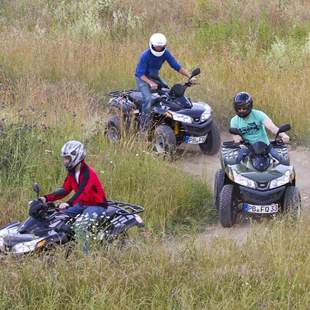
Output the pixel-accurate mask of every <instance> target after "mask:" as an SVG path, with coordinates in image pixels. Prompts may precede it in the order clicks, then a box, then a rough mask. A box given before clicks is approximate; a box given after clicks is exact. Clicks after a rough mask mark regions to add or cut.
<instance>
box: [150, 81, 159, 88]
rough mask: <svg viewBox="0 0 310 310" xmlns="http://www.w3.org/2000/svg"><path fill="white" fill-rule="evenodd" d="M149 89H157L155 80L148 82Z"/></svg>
mask: <svg viewBox="0 0 310 310" xmlns="http://www.w3.org/2000/svg"><path fill="white" fill-rule="evenodd" d="M149 85H150V87H151V89H157V88H158V84H157V83H155V82H151V83H150V84H149Z"/></svg>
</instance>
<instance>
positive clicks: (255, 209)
mask: <svg viewBox="0 0 310 310" xmlns="http://www.w3.org/2000/svg"><path fill="white" fill-rule="evenodd" d="M243 210H244V211H245V212H249V213H263V214H268V213H276V212H278V211H279V206H278V204H276V203H273V204H271V205H267V206H255V205H250V204H247V203H245V204H243Z"/></svg>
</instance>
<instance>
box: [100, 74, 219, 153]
mask: <svg viewBox="0 0 310 310" xmlns="http://www.w3.org/2000/svg"><path fill="white" fill-rule="evenodd" d="M198 74H200V69H199V68H196V69H194V70H193V71H192V76H191V78H192V77H194V76H196V75H198ZM153 81H154V82H156V83H157V84H158V85H159V89H158V90H157V91H156V92H154V93H153V94H152V96H153V102H152V108H151V126H150V127H151V128H150V132H149V137H148V138H149V140H150V141H152V143H153V149H154V152H155V153H157V154H173V153H174V152H175V150H176V147H177V146H178V145H180V144H182V143H187V144H198V145H199V147H200V149H201V151H202V152H203V153H204V154H208V155H213V154H216V153H217V152H218V150H219V148H220V145H221V140H220V133H219V129H218V127H217V125H216V122H215V120H214V118H213V115H212V109H211V107H210V106H209V105H208V104H207V103H205V102H192V101H191V99H190V98H188V97H185V95H184V93H185V90H186V88H188V87H191V86H192V85H194V84H193V83H192V82H191V79H189V80H188V81H187V82H185V83H184V84H175V85H174V86H173V87H172V88H169V87H168V86H167V85H166V84H165V83H163V81H162V80H153ZM108 95H109V96H110V97H112V98H111V99H110V100H109V109H110V111H109V117H108V119H107V124H106V131H105V133H106V136H107V138H108V140H109V141H111V142H118V141H119V140H120V139H121V137H122V135H125V134H126V133H128V132H130V130H133V132H134V133H135V132H137V131H138V128H139V122H140V117H139V116H140V110H141V106H142V103H143V97H142V93H141V92H139V91H137V90H128V91H112V92H110V93H109V94H108Z"/></svg>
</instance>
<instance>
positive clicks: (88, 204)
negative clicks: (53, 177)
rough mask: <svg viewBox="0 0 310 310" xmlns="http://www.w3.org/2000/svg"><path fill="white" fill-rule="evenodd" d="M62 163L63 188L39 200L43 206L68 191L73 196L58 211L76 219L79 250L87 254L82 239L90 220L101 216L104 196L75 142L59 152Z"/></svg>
mask: <svg viewBox="0 0 310 310" xmlns="http://www.w3.org/2000/svg"><path fill="white" fill-rule="evenodd" d="M60 155H61V157H62V158H63V164H64V166H65V167H66V169H67V170H68V175H67V177H66V179H65V181H64V184H63V187H62V188H61V189H59V190H57V191H55V192H54V193H51V194H48V195H45V196H43V197H40V200H42V201H43V202H44V203H45V202H49V201H55V200H58V199H62V198H64V197H65V196H67V195H68V194H69V193H70V192H71V191H72V190H73V191H74V192H75V193H74V195H73V196H72V197H71V198H70V199H69V200H67V201H66V202H63V203H61V204H60V205H59V206H58V208H59V209H60V210H63V212H64V213H65V214H68V215H69V216H71V217H76V216H78V215H80V216H79V217H78V219H77V220H76V223H77V224H78V225H76V227H75V230H76V235H79V236H80V237H81V238H82V239H84V240H85V242H84V244H83V251H84V252H86V253H87V252H88V250H89V244H88V241H87V238H86V235H87V231H88V227H89V226H90V225H91V223H92V221H93V220H96V219H97V218H100V217H104V216H105V211H106V209H107V201H106V195H105V192H104V189H103V186H102V185H101V183H100V180H99V178H98V176H97V175H96V173H95V171H94V170H93V169H92V168H91V167H90V166H89V165H87V164H86V163H85V160H84V159H85V156H86V151H85V149H84V145H83V144H82V143H81V142H79V141H75V140H72V141H68V142H67V143H65V145H64V146H63V147H62V149H61V153H60Z"/></svg>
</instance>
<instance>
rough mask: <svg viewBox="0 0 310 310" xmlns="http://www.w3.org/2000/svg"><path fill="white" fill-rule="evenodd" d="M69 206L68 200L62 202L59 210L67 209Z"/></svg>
mask: <svg viewBox="0 0 310 310" xmlns="http://www.w3.org/2000/svg"><path fill="white" fill-rule="evenodd" d="M68 207H69V204H68V203H66V202H62V203H61V204H60V205H59V206H58V209H59V210H64V209H67V208H68Z"/></svg>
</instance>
